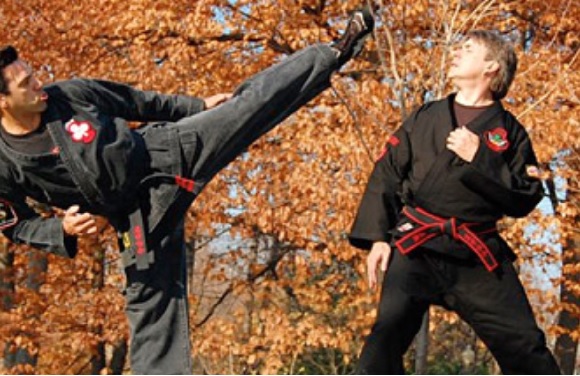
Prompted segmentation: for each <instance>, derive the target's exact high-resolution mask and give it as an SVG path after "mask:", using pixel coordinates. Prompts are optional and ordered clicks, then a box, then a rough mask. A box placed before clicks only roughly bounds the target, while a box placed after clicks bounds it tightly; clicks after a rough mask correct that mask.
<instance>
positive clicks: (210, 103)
mask: <svg viewBox="0 0 580 376" xmlns="http://www.w3.org/2000/svg"><path fill="white" fill-rule="evenodd" d="M232 96H233V94H232V93H220V94H216V95H212V96H211V97H207V98H204V99H203V101H204V102H205V109H206V110H209V109H211V108H214V107H216V106H217V105H219V104H222V103H224V102H225V101H227V100H228V99H230V98H231V97H232Z"/></svg>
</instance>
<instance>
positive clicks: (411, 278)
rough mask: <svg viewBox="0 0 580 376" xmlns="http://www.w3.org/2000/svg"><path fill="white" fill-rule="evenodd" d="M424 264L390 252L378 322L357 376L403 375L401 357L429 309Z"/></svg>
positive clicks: (368, 339)
mask: <svg viewBox="0 0 580 376" xmlns="http://www.w3.org/2000/svg"><path fill="white" fill-rule="evenodd" d="M430 281H431V278H430V275H429V271H428V270H427V269H426V268H425V265H424V263H423V260H422V259H421V258H420V257H419V258H415V257H407V256H403V255H401V254H400V253H399V252H398V251H396V250H395V249H393V255H392V260H391V261H390V265H389V267H388V269H387V272H386V274H385V277H384V279H383V285H382V290H381V300H380V303H379V311H378V314H377V319H376V322H375V324H374V325H373V327H372V330H371V333H370V335H369V336H368V337H367V339H366V342H365V344H364V346H363V349H362V353H361V356H360V359H359V363H358V365H357V371H356V373H357V374H387V375H404V374H405V369H404V366H403V355H404V354H405V352H406V351H407V349H408V348H409V346H410V344H411V342H412V341H413V338H415V335H416V334H417V332H418V331H419V329H420V327H421V322H422V319H423V315H424V314H425V312H426V311H427V309H428V308H429V297H430V293H431V292H430V291H429V289H428V286H434V285H433V284H431V282H432V281H431V282H430Z"/></svg>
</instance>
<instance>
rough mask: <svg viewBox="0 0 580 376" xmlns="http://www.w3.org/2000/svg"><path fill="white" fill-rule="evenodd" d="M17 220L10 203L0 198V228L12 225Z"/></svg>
mask: <svg viewBox="0 0 580 376" xmlns="http://www.w3.org/2000/svg"><path fill="white" fill-rule="evenodd" d="M17 222H18V216H17V215H16V212H15V211H14V208H13V207H12V205H11V204H10V203H9V202H8V201H5V200H3V199H1V198H0V230H4V229H5V228H8V227H12V226H14V225H15V224H16V223H17Z"/></svg>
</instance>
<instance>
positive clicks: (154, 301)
mask: <svg viewBox="0 0 580 376" xmlns="http://www.w3.org/2000/svg"><path fill="white" fill-rule="evenodd" d="M336 69H338V64H337V59H336V55H335V52H334V50H332V49H331V48H330V47H329V46H327V45H315V46H311V47H308V48H306V49H304V50H302V51H299V52H297V53H296V54H293V55H292V56H289V57H288V58H286V59H284V60H283V61H282V62H280V63H278V64H276V65H274V66H272V67H270V68H268V69H267V70H265V71H263V72H261V73H259V74H257V75H256V76H254V77H252V78H250V79H249V80H247V81H246V82H245V83H244V84H242V85H241V86H240V88H239V89H238V90H237V92H236V95H235V97H234V98H232V99H231V100H229V101H227V102H225V103H223V104H221V105H220V106H218V107H216V108H214V109H211V110H208V111H203V112H201V113H198V114H196V115H194V116H192V117H189V118H185V119H183V120H181V121H179V122H177V123H173V124H157V125H155V126H150V127H147V128H146V129H144V130H143V131H142V132H141V133H142V136H143V140H144V142H145V144H146V146H147V149H148V151H149V156H150V170H151V171H150V173H151V174H155V173H162V174H180V175H182V176H184V177H187V178H190V179H192V180H193V181H195V189H194V191H193V192H187V191H185V190H177V192H176V194H175V196H170V197H169V199H170V201H171V206H170V208H169V210H168V211H166V212H164V213H163V214H162V216H163V218H162V219H161V220H160V218H158V215H157V214H155V213H161V211H159V210H157V208H159V207H161V206H163V205H164V204H165V203H164V202H162V201H164V200H165V199H167V195H165V194H164V193H166V192H167V190H166V189H165V188H164V187H165V186H167V184H166V185H165V186H164V185H163V184H161V185H152V186H151V189H150V191H149V192H148V194H146V195H145V197H144V198H142V199H140V200H141V207H142V208H144V212H145V213H148V214H147V215H146V218H145V219H146V222H149V224H151V223H155V222H158V223H159V225H158V226H156V228H155V230H153V232H150V233H148V235H147V237H148V239H149V240H150V241H151V242H152V244H154V246H153V249H152V250H150V251H151V252H153V253H154V260H155V261H154V262H153V263H152V264H151V266H150V268H149V269H146V270H137V268H136V267H135V265H129V266H127V267H126V268H125V272H126V276H127V288H126V291H125V298H126V313H127V317H128V319H129V326H130V330H131V346H130V359H131V368H132V370H133V373H137V374H190V373H191V372H192V362H191V347H190V340H189V335H190V331H189V323H188V307H187V291H186V286H187V283H186V276H187V272H186V264H185V246H184V216H185V214H186V212H187V210H188V208H189V206H190V205H191V203H192V202H193V200H194V199H195V197H196V196H197V194H199V193H200V191H201V190H202V189H203V187H204V186H205V185H206V184H207V183H208V182H209V181H210V180H211V179H212V178H213V177H214V176H215V175H216V174H217V173H218V172H219V171H220V170H221V169H222V168H223V167H225V166H226V165H227V164H228V163H230V162H231V161H232V160H233V159H234V158H236V157H237V156H238V155H239V154H240V153H241V152H242V151H243V150H244V149H246V148H247V147H248V146H249V145H250V144H251V143H253V142H254V141H255V140H256V139H258V138H259V137H260V136H261V135H263V134H264V133H266V132H268V131H269V130H270V129H272V128H273V127H274V126H276V125H277V124H279V123H280V122H281V121H282V120H284V119H285V118H286V117H287V116H289V115H290V114H292V113H293V112H294V111H296V110H297V109H299V108H300V107H301V106H302V105H304V104H305V103H306V102H308V101H309V100H310V99H312V98H314V97H315V96H316V95H318V94H319V93H320V92H322V91H323V90H324V89H326V88H328V87H329V86H330V76H331V74H332V73H333V72H334V71H335V70H336ZM169 188H171V187H169ZM151 213H153V214H151ZM160 215H161V214H160Z"/></svg>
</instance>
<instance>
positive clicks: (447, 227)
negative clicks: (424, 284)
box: [395, 206, 498, 272]
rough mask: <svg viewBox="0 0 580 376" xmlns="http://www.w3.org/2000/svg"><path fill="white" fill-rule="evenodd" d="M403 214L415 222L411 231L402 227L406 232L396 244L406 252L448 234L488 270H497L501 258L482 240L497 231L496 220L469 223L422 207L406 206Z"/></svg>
mask: <svg viewBox="0 0 580 376" xmlns="http://www.w3.org/2000/svg"><path fill="white" fill-rule="evenodd" d="M401 215H404V216H405V217H406V218H407V219H409V221H411V222H412V223H413V224H414V225H415V226H414V227H413V228H412V229H409V232H408V233H407V232H403V230H399V231H400V233H402V234H403V236H402V237H401V238H400V239H398V240H397V241H395V245H396V247H397V248H398V249H399V251H401V253H403V254H407V253H409V252H411V251H413V250H414V249H415V248H417V247H419V246H421V245H422V244H424V243H425V242H427V241H428V240H430V239H433V238H435V237H437V236H441V235H443V234H447V235H449V236H451V237H452V238H453V239H456V240H458V241H460V242H462V243H464V244H465V245H467V247H468V248H469V249H470V250H471V251H473V252H474V253H475V254H476V255H477V256H478V257H479V259H480V260H481V262H482V263H483V265H485V268H486V269H487V270H488V271H490V272H491V271H493V270H494V269H495V268H497V266H498V262H497V260H496V259H495V257H494V256H493V254H492V253H491V251H490V250H489V248H488V247H487V245H486V244H485V243H484V242H483V241H482V240H481V238H480V235H483V234H486V233H492V232H496V231H497V229H496V223H495V222H482V223H468V222H460V221H458V220H457V219H456V218H454V217H452V218H442V217H439V216H436V215H434V214H432V213H429V212H428V211H426V210H424V209H421V208H411V207H408V206H405V207H404V208H403V211H402V213H401Z"/></svg>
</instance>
